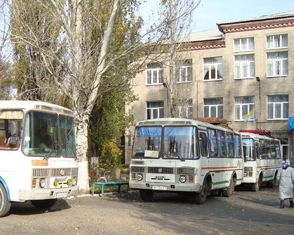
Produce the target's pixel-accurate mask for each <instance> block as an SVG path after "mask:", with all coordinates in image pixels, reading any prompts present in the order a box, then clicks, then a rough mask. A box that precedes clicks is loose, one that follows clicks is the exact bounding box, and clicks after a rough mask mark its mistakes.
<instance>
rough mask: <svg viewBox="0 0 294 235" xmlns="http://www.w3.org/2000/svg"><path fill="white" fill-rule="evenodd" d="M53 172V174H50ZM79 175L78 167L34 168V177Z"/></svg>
mask: <svg viewBox="0 0 294 235" xmlns="http://www.w3.org/2000/svg"><path fill="white" fill-rule="evenodd" d="M50 173H51V174H50ZM70 175H71V176H77V175H78V168H53V169H50V168H34V169H33V177H48V176H53V177H56V176H70Z"/></svg>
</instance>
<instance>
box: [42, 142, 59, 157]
mask: <svg viewBox="0 0 294 235" xmlns="http://www.w3.org/2000/svg"><path fill="white" fill-rule="evenodd" d="M56 146H57V142H56V141H53V143H52V145H51V146H50V148H46V149H45V151H46V156H45V157H44V160H48V158H50V156H51V154H52V152H53V150H54V149H56Z"/></svg>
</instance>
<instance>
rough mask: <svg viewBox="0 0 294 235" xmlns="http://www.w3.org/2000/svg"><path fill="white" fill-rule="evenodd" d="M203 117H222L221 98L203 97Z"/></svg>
mask: <svg viewBox="0 0 294 235" xmlns="http://www.w3.org/2000/svg"><path fill="white" fill-rule="evenodd" d="M204 117H219V118H223V98H210V99H204Z"/></svg>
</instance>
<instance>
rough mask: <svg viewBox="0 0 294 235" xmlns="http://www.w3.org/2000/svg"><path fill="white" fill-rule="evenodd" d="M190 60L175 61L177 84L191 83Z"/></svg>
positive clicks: (191, 70)
mask: <svg viewBox="0 0 294 235" xmlns="http://www.w3.org/2000/svg"><path fill="white" fill-rule="evenodd" d="M192 73H193V69H192V59H187V60H178V61H177V78H176V79H177V80H176V82H177V83H188V82H192Z"/></svg>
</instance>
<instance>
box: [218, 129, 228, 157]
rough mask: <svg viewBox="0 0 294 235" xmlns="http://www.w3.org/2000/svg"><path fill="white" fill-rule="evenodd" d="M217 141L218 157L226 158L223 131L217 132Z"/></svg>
mask: <svg viewBox="0 0 294 235" xmlns="http://www.w3.org/2000/svg"><path fill="white" fill-rule="evenodd" d="M217 141H218V149H219V157H226V142H225V141H226V140H225V133H224V132H223V131H217Z"/></svg>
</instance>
